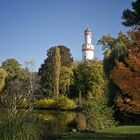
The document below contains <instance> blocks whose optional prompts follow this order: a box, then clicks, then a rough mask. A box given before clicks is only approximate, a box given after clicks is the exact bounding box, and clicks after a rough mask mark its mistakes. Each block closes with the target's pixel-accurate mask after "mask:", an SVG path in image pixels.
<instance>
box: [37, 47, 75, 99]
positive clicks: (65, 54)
mask: <svg viewBox="0 0 140 140" xmlns="http://www.w3.org/2000/svg"><path fill="white" fill-rule="evenodd" d="M56 47H57V48H59V50H60V56H61V61H60V62H61V67H68V68H70V67H71V66H72V64H73V58H72V57H71V53H70V49H68V48H67V47H65V46H63V45H60V46H55V47H51V48H50V49H48V50H47V58H46V59H45V60H44V63H43V64H42V65H41V67H40V69H39V75H40V76H41V83H40V84H41V86H42V87H41V89H42V92H43V94H44V95H45V96H51V97H52V96H53V93H54V79H55V77H54V65H55V61H54V60H55V53H56V51H55V48H56ZM60 75H61V73H60ZM60 80H62V78H60ZM60 83H61V81H60ZM60 90H61V89H60Z"/></svg>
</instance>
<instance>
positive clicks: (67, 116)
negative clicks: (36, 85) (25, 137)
mask: <svg viewBox="0 0 140 140" xmlns="http://www.w3.org/2000/svg"><path fill="white" fill-rule="evenodd" d="M33 114H34V115H35V117H36V118H37V121H38V122H40V123H39V124H41V125H40V126H41V127H40V131H41V133H42V135H43V140H52V139H53V140H56V139H60V140H131V139H135V140H139V138H140V134H139V135H129V134H127V135H118V134H116V135H114V134H111V133H108V134H106V133H103V132H102V133H93V132H92V133H80V134H79V133H75V132H77V131H81V130H85V128H86V121H85V116H84V115H83V114H82V113H76V112H70V111H52V110H33ZM62 135H63V137H60V138H59V136H62ZM41 140H42V139H41Z"/></svg>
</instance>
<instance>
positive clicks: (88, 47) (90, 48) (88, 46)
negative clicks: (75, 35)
mask: <svg viewBox="0 0 140 140" xmlns="http://www.w3.org/2000/svg"><path fill="white" fill-rule="evenodd" d="M84 37H85V43H84V44H83V45H82V59H88V60H92V59H94V45H93V44H92V31H91V30H90V29H89V28H87V29H86V30H85V32H84Z"/></svg>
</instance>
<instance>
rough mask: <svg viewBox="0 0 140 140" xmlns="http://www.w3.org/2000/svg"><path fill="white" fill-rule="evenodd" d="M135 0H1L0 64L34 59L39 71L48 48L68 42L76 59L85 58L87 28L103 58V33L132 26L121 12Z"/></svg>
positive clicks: (113, 33) (97, 54)
mask: <svg viewBox="0 0 140 140" xmlns="http://www.w3.org/2000/svg"><path fill="white" fill-rule="evenodd" d="M132 1H133V0H0V63H1V62H3V61H5V60H6V59H7V58H15V59H17V60H18V61H19V62H20V63H21V64H23V65H24V61H29V60H33V61H35V69H36V70H37V69H38V68H39V67H40V65H41V64H42V63H43V61H44V59H45V58H46V50H47V49H49V48H50V47H52V46H57V45H61V44H62V45H65V46H67V47H68V48H70V49H71V53H72V56H73V57H74V59H75V60H80V59H81V58H82V53H81V45H82V44H83V43H84V34H83V32H84V30H85V29H86V28H87V27H89V28H90V29H91V30H92V31H93V42H94V45H95V57H96V58H99V59H102V58H103V55H102V53H103V52H102V49H101V46H99V45H98V46H97V41H98V40H99V39H100V38H101V36H102V35H105V34H110V35H112V36H117V34H118V33H119V32H120V31H123V32H126V31H127V30H129V28H126V27H124V26H123V25H122V24H121V22H122V20H121V15H122V11H123V10H124V9H126V8H131V3H132Z"/></svg>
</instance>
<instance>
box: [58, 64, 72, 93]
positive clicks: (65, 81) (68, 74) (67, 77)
mask: <svg viewBox="0 0 140 140" xmlns="http://www.w3.org/2000/svg"><path fill="white" fill-rule="evenodd" d="M72 76H73V68H72V67H67V66H63V67H61V72H60V83H59V84H60V92H61V93H62V94H63V95H68V94H69V87H70V85H71V84H72Z"/></svg>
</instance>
